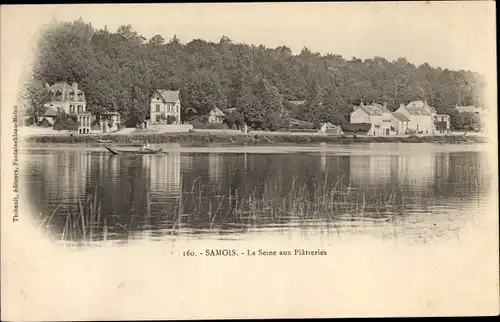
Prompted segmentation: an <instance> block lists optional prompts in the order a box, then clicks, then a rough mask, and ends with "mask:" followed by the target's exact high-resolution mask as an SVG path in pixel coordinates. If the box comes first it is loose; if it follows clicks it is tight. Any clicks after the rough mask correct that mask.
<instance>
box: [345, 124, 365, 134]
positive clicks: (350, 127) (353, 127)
mask: <svg viewBox="0 0 500 322" xmlns="http://www.w3.org/2000/svg"><path fill="white" fill-rule="evenodd" d="M341 128H342V131H344V133H356V134H366V133H367V132H368V131H370V129H371V128H372V125H371V123H345V124H342V125H341Z"/></svg>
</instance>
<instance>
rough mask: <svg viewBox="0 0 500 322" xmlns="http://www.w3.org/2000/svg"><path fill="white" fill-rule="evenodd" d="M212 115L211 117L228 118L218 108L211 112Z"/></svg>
mask: <svg viewBox="0 0 500 322" xmlns="http://www.w3.org/2000/svg"><path fill="white" fill-rule="evenodd" d="M210 114H211V115H214V116H226V114H224V113H223V112H222V111H221V110H220V109H219V108H218V107H214V108H213V109H212V110H211V111H210Z"/></svg>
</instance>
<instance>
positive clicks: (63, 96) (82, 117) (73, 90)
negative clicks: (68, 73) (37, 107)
mask: <svg viewBox="0 0 500 322" xmlns="http://www.w3.org/2000/svg"><path fill="white" fill-rule="evenodd" d="M45 88H46V89H47V90H48V91H49V92H50V94H51V100H50V101H49V102H47V103H45V104H44V107H45V108H47V111H46V112H45V114H44V117H45V118H46V119H47V120H49V118H51V119H52V122H54V119H55V115H54V111H55V112H56V115H57V113H59V112H65V113H66V114H68V115H70V116H76V119H77V122H78V129H77V131H78V133H81V134H84V133H90V126H91V123H92V120H91V118H92V114H91V113H87V109H86V100H85V93H84V91H82V90H81V89H78V83H73V84H72V85H71V86H70V85H68V84H67V83H66V82H59V83H55V84H54V85H52V86H49V84H45ZM49 122H50V121H49ZM52 124H53V123H52Z"/></svg>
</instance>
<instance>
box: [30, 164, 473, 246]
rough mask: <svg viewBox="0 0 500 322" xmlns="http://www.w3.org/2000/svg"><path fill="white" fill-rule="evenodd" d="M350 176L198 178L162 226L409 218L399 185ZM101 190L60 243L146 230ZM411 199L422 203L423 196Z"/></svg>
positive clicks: (68, 220) (219, 227)
mask: <svg viewBox="0 0 500 322" xmlns="http://www.w3.org/2000/svg"><path fill="white" fill-rule="evenodd" d="M471 172H472V171H471ZM346 175H347V174H345V173H344V174H342V175H339V176H337V177H335V178H334V177H331V176H328V175H326V176H324V177H322V178H319V177H304V176H302V177H301V176H294V177H293V178H291V183H290V184H289V186H288V187H286V189H284V184H285V182H286V180H284V178H282V177H280V176H279V175H278V176H273V179H269V180H267V181H266V183H265V184H264V185H263V186H262V187H259V189H257V187H254V188H253V190H251V191H242V190H239V189H236V190H231V189H228V190H225V188H226V186H225V185H224V186H223V185H222V184H221V183H209V184H204V183H203V181H202V180H201V178H196V179H194V181H193V183H192V184H191V185H190V188H188V189H187V190H185V191H183V192H182V195H181V197H180V198H179V200H178V201H177V204H176V205H174V206H173V207H171V208H167V207H165V208H164V209H163V212H164V213H165V215H164V216H162V221H163V224H164V225H165V229H166V230H167V231H168V232H171V233H172V234H176V233H178V232H179V230H181V229H183V228H184V227H187V228H189V229H191V230H196V229H203V230H207V229H208V230H211V231H213V232H223V231H227V230H228V229H231V230H233V229H240V230H241V229H242V230H245V229H250V228H257V227H263V226H277V225H281V224H287V223H292V224H293V225H298V226H302V227H308V226H310V225H322V226H323V227H324V228H327V229H329V228H330V227H333V228H334V232H336V233H337V234H339V233H340V231H341V229H342V227H343V225H346V226H353V225H359V224H361V225H363V224H364V222H365V221H387V223H389V224H391V223H392V224H395V223H396V221H393V219H394V216H397V215H398V214H404V212H405V200H404V196H403V195H402V194H401V193H399V192H398V191H397V190H396V188H395V186H394V185H393V184H391V183H380V186H379V187H377V190H375V191H370V192H369V193H367V192H366V187H363V186H356V187H353V186H351V184H349V185H346V183H345V179H346ZM97 190H98V189H97V188H95V189H94V190H93V192H91V193H89V194H88V195H87V196H86V199H85V200H80V199H79V200H78V205H77V211H74V212H69V213H65V214H63V215H61V216H63V220H64V221H63V227H62V234H61V235H60V236H58V238H59V239H61V240H63V241H100V240H108V239H113V238H114V237H116V236H118V235H121V236H122V237H123V236H124V233H125V235H127V234H128V238H129V239H130V238H133V237H134V233H135V231H137V230H141V229H144V228H141V227H139V225H136V218H140V217H141V216H144V214H141V213H136V203H135V201H134V202H132V209H130V210H128V211H126V212H125V213H123V214H120V218H121V219H120V220H119V221H118V222H117V221H116V220H113V217H109V214H106V213H103V212H102V205H101V202H100V201H99V195H98V192H97ZM407 197H408V196H407ZM410 197H411V198H416V199H418V198H419V196H418V193H415V195H414V196H410ZM137 202H139V201H137ZM60 209H61V207H60V206H58V207H57V208H56V209H55V210H54V211H53V212H52V213H51V215H50V216H48V217H47V218H45V219H43V221H42V223H41V225H40V226H41V227H46V228H48V227H49V226H50V224H51V221H52V220H53V218H54V217H55V216H56V215H57V214H56V212H57V211H58V210H60ZM160 211H161V210H160ZM138 223H139V222H138ZM146 229H151V228H150V227H148V228H146Z"/></svg>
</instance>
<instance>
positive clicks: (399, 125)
mask: <svg viewBox="0 0 500 322" xmlns="http://www.w3.org/2000/svg"><path fill="white" fill-rule="evenodd" d="M391 126H392V127H394V128H395V129H396V131H395V133H394V134H395V135H404V134H405V133H406V129H407V128H408V122H406V121H400V120H398V119H397V118H396V117H394V116H393V117H392V118H391Z"/></svg>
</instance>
